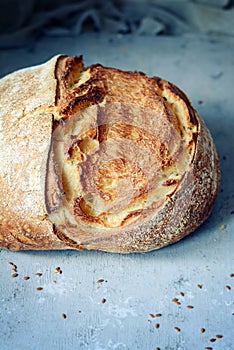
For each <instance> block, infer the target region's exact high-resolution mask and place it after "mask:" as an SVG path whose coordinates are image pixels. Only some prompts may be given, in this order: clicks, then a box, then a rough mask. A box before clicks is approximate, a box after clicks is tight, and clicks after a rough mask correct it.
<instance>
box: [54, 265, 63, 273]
mask: <svg viewBox="0 0 234 350" xmlns="http://www.w3.org/2000/svg"><path fill="white" fill-rule="evenodd" d="M55 272H56V273H59V274H60V275H61V274H62V273H63V271H62V270H61V268H60V267H59V266H58V267H56V268H55Z"/></svg>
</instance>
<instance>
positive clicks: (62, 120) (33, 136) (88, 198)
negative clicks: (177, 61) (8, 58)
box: [0, 55, 220, 253]
mask: <svg viewBox="0 0 234 350" xmlns="http://www.w3.org/2000/svg"><path fill="white" fill-rule="evenodd" d="M0 150H1V158H2V159H1V165H0V185H1V186H0V196H1V203H0V210H1V212H0V246H2V247H4V248H8V249H14V250H19V249H97V250H104V251H110V252H122V253H129V252H145V251H150V250H154V249H158V248H161V247H163V246H166V245H168V244H171V243H174V242H176V241H178V240H179V239H181V238H183V237H184V236H186V235H187V234H189V233H190V232H192V231H194V230H195V229H196V228H197V227H198V226H200V225H201V224H202V223H203V222H204V221H205V220H206V218H207V217H208V216H209V215H210V213H211V210H212V207H213V204H214V200H215V198H216V196H217V191H218V186H219V177H220V171H219V161H218V156H217V152H216V149H215V146H214V143H213V140H212V138H211V135H210V133H209V131H208V129H207V127H206V126H205V124H204V121H203V120H202V119H201V117H200V116H199V115H198V113H197V112H196V111H195V109H194V108H193V107H192V106H191V103H190V101H189V100H188V98H187V96H186V95H185V94H184V93H183V92H182V91H181V90H180V89H179V88H178V87H176V86H175V85H174V84H171V83H169V82H167V81H165V80H163V79H160V78H158V77H152V78H149V77H147V76H146V75H145V74H144V73H141V72H129V71H121V70H119V69H116V68H110V67H103V66H102V65H100V64H95V65H91V66H90V67H85V66H84V64H83V60H82V57H81V56H71V57H68V56H65V55H59V56H56V57H54V58H52V59H51V60H50V61H48V62H46V63H44V64H43V65H40V66H36V67H31V68H26V69H24V70H21V71H17V72H14V73H12V74H10V75H8V76H6V77H4V78H2V79H1V80H0Z"/></svg>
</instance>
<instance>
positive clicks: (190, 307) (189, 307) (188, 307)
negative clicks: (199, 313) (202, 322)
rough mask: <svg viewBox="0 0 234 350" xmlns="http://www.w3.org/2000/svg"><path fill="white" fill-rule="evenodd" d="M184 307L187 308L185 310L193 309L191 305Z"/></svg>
mask: <svg viewBox="0 0 234 350" xmlns="http://www.w3.org/2000/svg"><path fill="white" fill-rule="evenodd" d="M186 307H187V309H193V308H194V306H193V305H187V306H186Z"/></svg>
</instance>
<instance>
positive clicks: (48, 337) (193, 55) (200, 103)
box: [0, 33, 234, 350]
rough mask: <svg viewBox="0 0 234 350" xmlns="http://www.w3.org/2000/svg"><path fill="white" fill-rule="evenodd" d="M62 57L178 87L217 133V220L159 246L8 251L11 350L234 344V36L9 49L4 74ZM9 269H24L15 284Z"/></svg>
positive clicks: (92, 39)
mask: <svg viewBox="0 0 234 350" xmlns="http://www.w3.org/2000/svg"><path fill="white" fill-rule="evenodd" d="M58 53H66V54H69V55H70V54H78V55H79V54H83V56H84V61H85V63H86V65H88V64H91V63H96V62H99V63H102V64H103V65H108V66H114V67H118V68H121V69H127V70H141V71H144V72H146V73H147V74H149V75H151V76H152V75H158V76H161V77H162V78H165V79H167V80H170V81H172V82H174V83H175V84H178V85H179V86H180V87H181V88H182V89H183V90H184V91H185V92H186V93H187V95H188V96H189V98H190V100H191V101H192V103H193V105H194V106H195V108H196V109H197V110H198V111H199V113H200V114H201V115H202V116H203V118H204V120H205V122H206V124H207V125H208V127H209V129H210V131H211V133H212V136H213V138H214V141H215V144H216V146H217V149H218V153H219V156H220V162H221V176H222V179H221V187H220V192H219V195H218V199H217V201H216V204H215V208H214V211H213V214H212V216H211V217H210V218H209V219H208V220H207V221H206V223H205V224H204V225H202V227H201V228H199V229H198V230H197V231H196V232H194V233H193V234H191V235H190V236H188V237H187V238H185V239H183V240H182V241H180V242H178V243H176V244H174V245H171V246H168V247H166V248H163V249H161V250H158V251H154V252H151V253H145V254H131V255H120V254H108V253H104V252H95V251H93V252H87V251H83V252H76V251H64V252H59V251H53V252H51V251H49V252H41V251H39V252H33V251H28V252H10V251H4V250H2V251H1V252H0V348H1V350H8V349H13V350H21V349H22V350H23V349H24V350H27V349H30V350H32V349H33V350H34V349H35V350H44V349H50V350H54V349H56V350H57V349H58V350H67V349H69V350H70V349H71V350H73V349H84V350H87V349H90V350H106V349H117V350H126V349H129V350H133V349H134V350H136V349H140V350H143V349H146V350H148V349H156V348H157V347H159V348H160V349H161V350H178V349H180V350H190V349H193V350H200V349H205V348H206V347H212V349H216V350H218V349H219V350H232V349H234V327H233V326H234V304H233V302H234V284H233V281H234V278H233V277H231V276H232V275H231V274H233V273H234V254H233V251H234V244H233V231H234V180H233V173H234V165H233V159H234V114H233V111H234V93H233V92H234V38H231V37H229V38H228V37H212V38H207V37H193V36H187V37H144V36H142V37H137V36H116V35H105V34H93V33H90V34H84V35H81V36H80V37H76V38H41V39H40V40H39V41H38V42H37V43H35V44H34V45H32V46H31V47H30V48H21V49H17V50H16V49H15V50H13V49H12V50H8V51H3V50H2V51H0V75H1V76H3V75H4V74H6V73H8V72H11V71H13V70H15V69H18V68H21V67H25V66H29V65H33V64H37V63H41V62H43V61H45V60H47V59H48V58H50V57H51V56H53V55H55V54H58ZM9 262H13V263H14V264H15V265H17V273H18V276H17V277H15V278H14V277H12V273H13V271H12V270H11V269H12V266H11V265H10V264H9ZM56 267H60V268H61V270H62V273H58V272H56ZM38 272H40V273H41V274H42V275H41V276H38V275H36V273H38ZM24 276H29V277H30V279H28V280H25V279H24ZM99 279H103V282H100V281H99V282H98V280H99ZM199 285H201V286H200V288H199ZM227 286H229V287H230V288H231V289H230V288H228V287H227ZM38 287H42V288H43V289H42V290H37V288H38ZM103 298H105V299H106V302H105V303H103ZM174 298H177V299H178V301H179V303H176V302H175V301H173V299H174ZM188 305H192V306H193V308H188V307H187V306H188ZM63 313H64V314H66V318H63V317H62V314H63ZM156 314H161V316H159V315H157V316H156ZM157 324H158V326H157ZM157 327H158V328H157ZM174 327H179V328H180V332H178V331H176V329H175V328H174ZM201 328H204V329H205V332H204V333H202V332H201V330H200V329H201ZM217 334H220V335H222V336H223V337H222V338H216V335H217ZM212 338H214V339H215V341H214V342H211V341H210V339H212Z"/></svg>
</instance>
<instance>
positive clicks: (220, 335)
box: [215, 334, 223, 339]
mask: <svg viewBox="0 0 234 350" xmlns="http://www.w3.org/2000/svg"><path fill="white" fill-rule="evenodd" d="M215 337H216V338H217V339H221V338H223V336H222V334H216V336H215Z"/></svg>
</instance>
